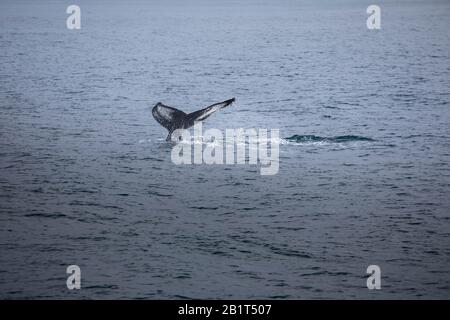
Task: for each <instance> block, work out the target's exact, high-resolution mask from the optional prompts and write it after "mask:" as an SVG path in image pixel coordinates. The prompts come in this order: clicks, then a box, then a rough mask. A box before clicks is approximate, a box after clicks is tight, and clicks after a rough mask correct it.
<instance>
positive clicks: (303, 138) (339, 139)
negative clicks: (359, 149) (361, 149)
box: [284, 134, 375, 143]
mask: <svg viewBox="0 0 450 320" xmlns="http://www.w3.org/2000/svg"><path fill="white" fill-rule="evenodd" d="M284 139H285V140H287V141H290V142H336V143H343V142H353V141H375V140H373V139H372V138H367V137H362V136H354V135H347V136H336V137H320V136H315V135H298V134H295V135H293V136H291V137H289V138H284Z"/></svg>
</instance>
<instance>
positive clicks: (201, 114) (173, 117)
mask: <svg viewBox="0 0 450 320" xmlns="http://www.w3.org/2000/svg"><path fill="white" fill-rule="evenodd" d="M234 101H235V98H232V99H228V100H225V101H222V102H219V103H215V104H212V105H210V106H209V107H206V108H204V109H201V110H198V111H194V112H192V113H189V114H186V113H185V112H183V111H181V110H178V109H176V108H172V107H169V106H166V105H164V104H162V103H161V102H158V103H157V104H156V105H155V106H154V107H153V109H152V115H153V118H155V120H156V121H157V122H158V123H159V124H160V125H162V126H163V127H164V128H166V129H167V130H168V131H169V135H168V136H167V138H166V140H167V141H169V140H170V139H171V135H172V133H173V132H174V131H175V130H177V129H187V128H190V127H192V126H193V125H194V123H195V122H196V121H203V120H205V119H206V118H208V117H209V116H210V115H211V114H213V113H214V112H216V111H218V110H220V109H222V108H225V107H227V106H229V105H230V104H232V103H233V102H234Z"/></svg>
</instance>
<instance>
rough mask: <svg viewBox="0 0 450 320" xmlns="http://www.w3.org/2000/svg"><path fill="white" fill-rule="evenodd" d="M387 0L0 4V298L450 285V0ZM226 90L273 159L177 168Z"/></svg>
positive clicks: (413, 291)
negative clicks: (181, 146) (374, 274)
mask: <svg viewBox="0 0 450 320" xmlns="http://www.w3.org/2000/svg"><path fill="white" fill-rule="evenodd" d="M378 3H379V5H380V6H381V10H382V19H381V26H382V29H381V30H367V28H366V17H367V14H366V8H367V6H368V5H369V4H372V2H370V3H369V2H366V1H348V0H347V1H345V2H343V1H339V2H338V1H323V2H320V3H317V2H315V1H314V2H313V1H307V2H294V1H289V2H288V1H273V2H267V1H266V2H260V1H258V2H254V3H249V2H246V3H245V4H242V3H240V2H237V1H235V2H230V1H220V2H211V1H199V0H198V1H196V2H193V3H191V4H190V5H187V4H185V3H184V2H177V3H175V2H169V3H166V4H164V5H163V4H156V3H147V2H138V1H134V2H127V3H124V4H119V3H118V2H108V1H95V2H94V1H77V4H79V5H80V7H81V10H82V28H81V30H67V29H66V27H65V19H66V17H67V14H66V13H65V10H66V7H67V5H69V4H72V3H69V2H66V1H39V4H38V3H37V2H31V1H30V2H27V1H21V2H18V1H1V3H0V62H1V64H0V97H1V99H0V145H1V149H0V210H1V215H0V219H1V222H0V292H1V294H0V297H2V298H102V299H103V298H180V297H188V298H290V299H292V298H375V299H379V298H388V299H389V298H420V297H422V298H447V299H448V298H450V264H449V262H450V261H449V253H450V228H449V212H450V198H449V191H450V168H449V160H450V152H449V150H450V114H449V111H448V109H449V107H450V105H449V101H450V96H449V86H450V78H449V71H450V64H449V52H450V41H449V40H450V39H449V36H450V33H449V31H448V30H449V21H450V19H449V16H450V4H449V3H448V2H447V1H441V2H439V1H427V2H426V3H420V2H416V1H379V2H378ZM231 97H236V99H237V100H236V103H235V104H234V105H233V106H231V107H228V108H226V109H224V110H221V111H220V112H219V113H217V114H214V115H213V116H211V117H210V118H209V119H208V120H207V121H205V123H204V128H205V129H207V128H218V129H222V130H223V129H225V128H239V127H243V128H278V129H280V133H281V136H282V138H284V139H282V143H281V145H280V169H279V173H278V174H277V175H274V176H261V175H260V174H259V167H258V166H256V165H239V166H237V165H223V166H221V165H215V166H214V165H184V166H177V165H174V164H173V163H172V162H171V160H170V153H171V148H172V145H171V144H168V143H166V142H165V141H164V139H165V136H166V131H165V129H163V128H162V127H161V126H160V125H159V124H157V123H156V121H154V119H153V118H152V117H151V113H150V108H151V106H153V105H154V104H155V103H156V102H158V101H162V102H164V103H165V104H168V105H171V106H175V107H178V108H180V109H182V110H184V111H186V112H192V111H194V110H197V109H199V108H201V107H204V106H206V105H209V104H212V103H214V102H218V101H222V100H224V99H228V98H231ZM71 264H76V265H79V266H80V268H81V270H82V289H81V290H78V291H69V290H68V289H67V288H66V276H67V275H66V273H65V271H66V267H67V266H68V265H71ZM372 264H376V265H379V266H380V268H381V271H382V289H381V290H373V291H369V290H368V289H367V288H366V276H367V275H366V268H367V266H369V265H372Z"/></svg>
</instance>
